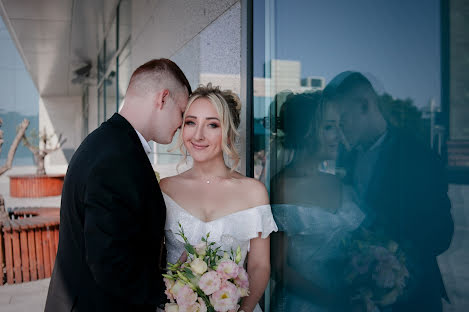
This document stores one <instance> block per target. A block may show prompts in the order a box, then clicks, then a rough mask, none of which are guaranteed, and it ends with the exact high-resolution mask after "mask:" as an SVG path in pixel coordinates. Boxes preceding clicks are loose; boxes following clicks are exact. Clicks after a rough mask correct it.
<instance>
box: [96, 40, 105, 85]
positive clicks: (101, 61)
mask: <svg viewBox="0 0 469 312" xmlns="http://www.w3.org/2000/svg"><path fill="white" fill-rule="evenodd" d="M105 51H106V47H105V43H104V46H103V48H102V49H101V51H100V52H99V54H98V81H101V79H102V78H103V76H104V73H105V71H106V62H105V61H104V60H105V58H104V53H105Z"/></svg>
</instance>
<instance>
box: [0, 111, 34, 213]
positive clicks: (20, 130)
mask: <svg viewBox="0 0 469 312" xmlns="http://www.w3.org/2000/svg"><path fill="white" fill-rule="evenodd" d="M2 124H3V120H2V119H1V118H0V127H1V126H2ZM28 126H29V120H28V119H24V120H23V121H22V122H21V124H19V125H18V127H17V129H16V136H15V139H14V140H13V142H12V143H11V146H10V149H9V150H8V156H7V159H6V161H5V163H4V164H3V166H1V167H0V175H2V174H4V173H5V172H7V171H8V170H10V169H11V167H12V165H13V158H14V157H15V153H16V150H17V149H18V145H19V144H20V142H21V139H22V138H23V136H24V134H25V133H26V129H27V128H28ZM3 143H4V140H3V131H2V130H0V153H1V152H2V146H3ZM5 216H8V214H7V213H6V211H5V201H4V199H3V196H2V194H0V219H1V218H2V217H5Z"/></svg>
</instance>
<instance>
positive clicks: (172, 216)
mask: <svg viewBox="0 0 469 312" xmlns="http://www.w3.org/2000/svg"><path fill="white" fill-rule="evenodd" d="M163 198H164V201H165V204H166V225H165V242H166V249H167V252H168V254H167V261H168V262H171V263H175V262H176V261H177V260H178V259H179V257H180V256H181V254H182V253H183V251H184V250H185V249H184V240H183V239H182V238H181V237H180V236H179V235H177V234H176V233H178V232H179V225H178V223H180V224H181V225H182V227H183V229H184V234H185V236H186V237H187V239H188V240H189V242H190V243H191V244H193V245H196V244H198V243H200V241H201V238H202V237H205V235H206V234H207V233H210V237H209V241H211V242H216V243H217V246H220V247H221V249H222V250H224V251H227V252H230V251H231V250H233V251H235V250H236V249H237V248H238V246H239V247H240V248H241V253H242V259H241V262H240V264H243V265H244V261H245V259H246V255H247V253H248V252H249V246H250V240H251V239H252V238H256V237H258V236H259V233H261V237H262V238H267V237H268V236H269V235H270V233H272V232H274V231H277V225H276V224H275V221H274V218H273V216H272V211H271V209H270V205H263V206H258V207H253V208H249V209H246V210H241V211H238V212H235V213H231V214H229V215H226V216H224V217H221V218H218V219H216V220H213V221H210V222H204V221H202V220H200V219H198V218H197V217H195V216H193V215H192V214H190V213H189V212H188V211H187V210H185V209H184V208H182V207H181V206H179V205H178V204H177V203H176V202H175V201H174V200H173V199H172V198H171V197H170V196H168V195H167V194H165V193H163ZM254 311H255V312H262V310H261V309H260V307H259V305H257V307H256V309H254Z"/></svg>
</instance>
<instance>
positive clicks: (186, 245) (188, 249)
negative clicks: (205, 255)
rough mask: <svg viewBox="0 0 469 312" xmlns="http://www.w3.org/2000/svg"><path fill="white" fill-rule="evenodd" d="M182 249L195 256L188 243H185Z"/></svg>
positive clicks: (192, 247) (192, 248)
mask: <svg viewBox="0 0 469 312" xmlns="http://www.w3.org/2000/svg"><path fill="white" fill-rule="evenodd" d="M184 248H186V250H187V252H188V253H190V254H191V255H195V248H194V246H192V245H191V244H189V243H186V244H185V245H184Z"/></svg>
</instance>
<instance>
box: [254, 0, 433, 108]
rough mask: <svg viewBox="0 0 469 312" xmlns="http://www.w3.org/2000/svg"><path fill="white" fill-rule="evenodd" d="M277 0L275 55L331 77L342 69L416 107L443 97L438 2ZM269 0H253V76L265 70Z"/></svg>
mask: <svg viewBox="0 0 469 312" xmlns="http://www.w3.org/2000/svg"><path fill="white" fill-rule="evenodd" d="M424 3H425V5H422V2H421V1H405V0H398V1H382V0H379V1H376V0H354V1H348V0H332V1H321V2H319V1H309V0H277V1H275V5H276V10H275V12H276V16H275V27H276V36H275V40H276V42H275V58H277V59H287V60H297V61H300V62H301V72H302V73H301V75H302V77H307V76H322V77H325V78H326V83H327V82H328V81H330V80H331V79H332V78H333V77H334V76H335V75H337V74H338V73H340V72H342V71H345V70H357V71H361V72H363V73H365V74H367V75H368V76H370V75H371V76H374V77H376V79H377V82H378V85H377V89H378V90H379V91H386V92H388V93H390V94H392V95H393V96H394V97H398V98H408V97H410V98H411V99H413V100H414V103H415V104H416V105H417V106H420V107H421V106H424V105H427V104H428V101H429V100H430V98H431V97H434V98H435V99H436V103H439V101H440V15H439V14H440V12H439V1H437V0H429V1H425V2H424ZM264 14H265V13H264V1H254V76H255V77H262V76H263V74H264V29H263V28H264Z"/></svg>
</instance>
